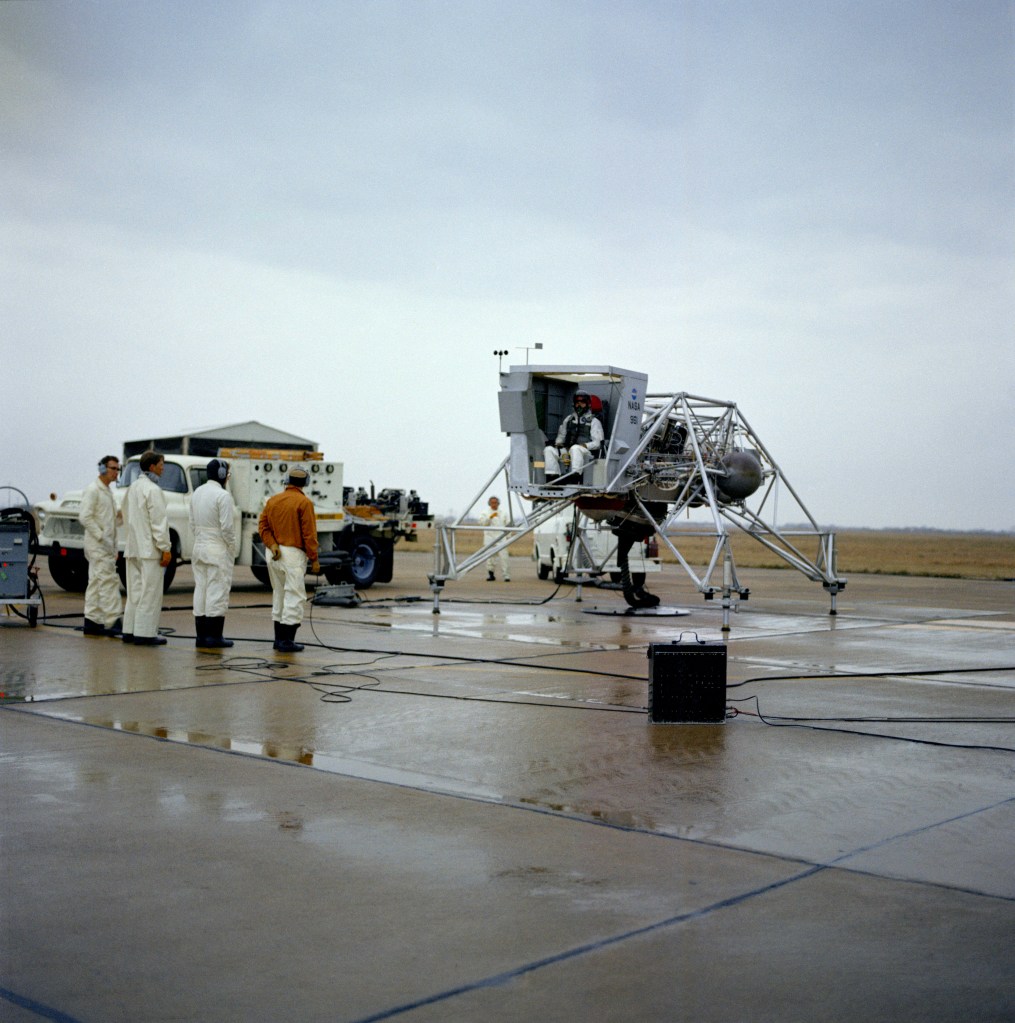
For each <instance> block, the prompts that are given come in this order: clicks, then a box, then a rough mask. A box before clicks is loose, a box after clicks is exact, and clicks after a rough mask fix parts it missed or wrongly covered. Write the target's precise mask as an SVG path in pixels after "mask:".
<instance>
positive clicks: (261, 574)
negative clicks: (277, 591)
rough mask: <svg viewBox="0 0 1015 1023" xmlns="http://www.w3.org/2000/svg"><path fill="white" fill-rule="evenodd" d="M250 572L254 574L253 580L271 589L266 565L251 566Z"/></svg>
mask: <svg viewBox="0 0 1015 1023" xmlns="http://www.w3.org/2000/svg"><path fill="white" fill-rule="evenodd" d="M250 571H251V572H253V573H254V578H255V579H256V580H257V581H258V582H259V583H260V584H261V585H262V586H267V587H268V588H269V589H270V588H271V576H269V575H268V566H267V565H251V566H250Z"/></svg>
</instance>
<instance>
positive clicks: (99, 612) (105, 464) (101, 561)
mask: <svg viewBox="0 0 1015 1023" xmlns="http://www.w3.org/2000/svg"><path fill="white" fill-rule="evenodd" d="M119 475H120V459H119V458H117V457H116V456H115V455H106V457H105V458H103V459H102V461H101V462H99V476H98V479H94V480H92V482H91V483H89V484H88V486H87V487H85V492H84V495H83V496H82V498H81V512H80V515H79V518H80V520H81V525H82V526H83V527H84V530H85V558H86V560H87V561H88V587H87V589H86V590H85V628H84V632H85V635H86V636H119V635H120V626H121V625H122V624H123V619H122V617H121V616H122V615H123V599H122V598H121V597H120V578H119V576H118V575H117V574H116V527H117V525H118V524H119V523H122V522H123V516H122V515H121V514H120V512H119V511H118V510H117V507H116V502H115V501H114V500H113V492H112V490H110V489H109V488H110V484H111V483H113V482H114V481H115V480H116V478H117V477H118V476H119Z"/></svg>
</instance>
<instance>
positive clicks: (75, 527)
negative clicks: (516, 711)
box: [33, 448, 433, 592]
mask: <svg viewBox="0 0 1015 1023" xmlns="http://www.w3.org/2000/svg"><path fill="white" fill-rule="evenodd" d="M219 457H221V458H224V459H225V460H226V461H228V462H229V468H230V478H229V480H228V483H227V489H228V490H229V492H230V493H231V494H232V496H233V500H234V501H235V502H236V509H237V512H236V516H237V522H236V526H237V535H238V536H239V538H240V543H239V548H240V549H239V553H238V555H237V558H236V564H238V565H247V566H249V567H250V570H251V571H252V572H253V574H254V575H255V576H256V578H257V579H258V580H259V581H260V582H262V583H263V584H265V585H267V583H268V569H267V565H266V564H265V561H264V547H263V545H262V544H261V541H260V538H259V537H258V533H257V523H258V519H259V518H260V515H261V510H262V509H263V508H264V503H265V501H267V499H268V498H269V497H271V495H272V494H276V493H278V492H279V491H280V490H281V489H282V488H283V486H284V485H285V480H286V476H287V474H288V470H289V468H290V466H292V465H294V464H297V463H298V464H299V465H300V466H301V467H302V468H304V469H306V470H307V472H308V473H309V474H310V482H309V483H308V484H307V487H306V489H305V493H306V495H307V496H308V497H309V498H310V500H311V501H313V503H314V508H315V511H316V514H317V535H318V540H319V542H320V547H321V564H322V568H323V570H324V574H325V576H326V578H327V579H328V582H330V583H340V582H351V583H353V584H354V585H355V586H356V587H357V588H358V589H366V588H367V587H369V586H372V585H373V584H374V583H375V582H382V583H383V582H390V581H391V576H392V567H393V562H394V546H395V543H396V541H397V540H398V539H399V538H404V539H406V540H409V541H414V540H416V538H417V537H418V535H419V533H420V532H421V531H423V530H426V529H429V528H432V525H433V517H432V516H431V515H429V514H428V509H427V506H426V504H425V503H424V502H421V501H420V500H419V499H418V497H417V496H416V494H415V491H410V492H409V493H408V494H406V492H405V491H403V490H382V491H381V492H380V495H379V497H377V498H375V497H373V496H372V495H368V494H367V493H366V492H365V491H364V490H362V489H361V490H360V491H359V492H358V493H354V492H353V490H352V488H349V487H344V486H343V482H342V463H341V462H327V461H324V458H323V455H322V454H321V453H320V452H318V451H297V450H293V451H288V450H278V449H257V448H224V449H222V450H221V451H220V453H219ZM165 460H166V465H165V471H164V472H163V474H162V477H161V479H160V480H159V486H160V487H161V488H162V490H163V492H164V493H165V496H166V506H167V511H168V518H169V534H170V538H171V540H172V544H173V560H172V562H171V563H170V565H169V567H168V568H167V569H166V573H165V581H164V586H165V588H167V589H168V587H169V586H170V584H171V583H172V581H173V577H174V576H175V574H176V568H177V566H178V565H180V564H183V563H186V562H189V561H190V559H191V554H192V552H193V547H194V537H193V534H192V532H191V529H190V498H191V495H192V494H193V492H194V491H195V490H196V489H197V488H198V487H199V486H201V484H202V483H204V482H205V481H206V479H207V466H208V462H209V458H207V457H203V456H196V455H176V454H167V455H166V456H165ZM140 472H141V465H140V459H139V456H135V457H133V458H130V459H129V460H127V461H126V462H125V463H124V470H123V472H122V474H121V478H120V480H119V482H118V483H116V484H114V487H113V498H114V500H115V501H116V504H117V507H120V506H121V505H122V503H123V501H124V499H125V497H126V494H127V487H129V486H130V485H131V483H133V482H134V480H136V479H137V477H138V475H139V473H140ZM81 496H82V492H81V491H73V492H70V493H67V494H65V495H64V496H63V497H62V498H59V499H56V500H50V501H43V502H40V503H39V504H37V505H36V506H35V508H34V509H33V510H34V512H35V515H36V520H37V522H38V524H39V528H38V547H37V550H38V552H39V553H40V554H44V555H48V557H49V570H50V574H51V575H52V576H53V579H54V580H55V582H56V583H57V585H59V586H61V587H62V588H63V589H65V590H70V591H72V592H74V591H76V592H80V591H83V590H84V589H85V587H86V586H87V584H88V562H87V561H86V560H85V556H84V528H83V527H82V525H81V522H80V519H79V517H78V515H79V512H80V509H81ZM350 500H351V501H352V502H353V503H351V504H350V503H347V501H350ZM120 547H121V549H122V547H123V537H122V536H121V537H120ZM119 563H120V565H121V566H122V565H123V561H122V559H120V562H119ZM121 578H122V575H121Z"/></svg>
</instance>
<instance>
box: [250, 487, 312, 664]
mask: <svg viewBox="0 0 1015 1023" xmlns="http://www.w3.org/2000/svg"><path fill="white" fill-rule="evenodd" d="M309 479H310V477H309V475H308V474H307V471H306V469H290V470H289V480H288V484H287V486H286V488H285V490H283V491H282V492H281V493H280V494H275V495H274V496H273V497H269V498H268V502H267V504H265V506H264V511H262V512H261V518H260V520H259V522H258V524H257V531H258V533H260V535H261V542H262V543H263V544H264V551H265V559H266V560H267V562H268V578H269V579H270V580H271V592H272V601H271V617H272V621H273V622H274V623H275V644H274V647H275V649H276V650H278V651H279V652H280V653H284V654H291V653H299V651H300V650H302V649H303V644H302V643H296V642H294V640H295V638H296V630H297V629H299V627H300V625H301V624H302V623H303V605H304V603H306V599H307V588H306V583H305V580H304V576H305V575H306V572H307V562H309V563H310V571H311V572H313V573H315V574H317V573H319V572H320V571H321V565H320V562H319V561H318V560H317V552H318V547H317V519H316V516H315V515H314V505H313V502H312V501H311V500H310V498H309V497H307V495H306V494H304V493H303V488H304V487H305V486H306V485H307V482H308V481H309Z"/></svg>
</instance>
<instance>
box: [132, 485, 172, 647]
mask: <svg viewBox="0 0 1015 1023" xmlns="http://www.w3.org/2000/svg"><path fill="white" fill-rule="evenodd" d="M123 517H124V524H125V525H126V528H127V544H126V549H125V551H124V555H125V557H126V559H127V607H126V609H125V610H124V612H123V632H124V635H127V636H141V637H150V636H157V635H158V631H159V614H160V612H161V611H162V579H163V575H164V570H163V568H162V564H161V558H162V554H163V552H165V551H170V550H172V544H171V542H170V539H169V522H168V519H167V517H166V498H165V495H164V494H163V493H162V490H161V488H160V487H159V485H158V484H157V483H153V482H152V480H151V478H150V477H149V476H148V475H147V474H145V473H141V475H140V476H138V478H137V479H136V480H135V481H134V482H133V483H132V484H131V485H130V486H129V487H128V488H127V500H126V501H124V516H123Z"/></svg>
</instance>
